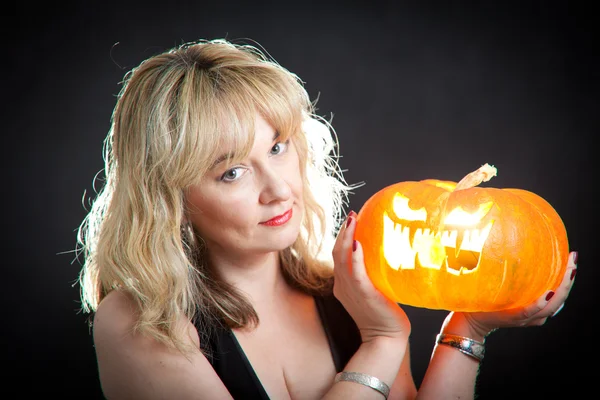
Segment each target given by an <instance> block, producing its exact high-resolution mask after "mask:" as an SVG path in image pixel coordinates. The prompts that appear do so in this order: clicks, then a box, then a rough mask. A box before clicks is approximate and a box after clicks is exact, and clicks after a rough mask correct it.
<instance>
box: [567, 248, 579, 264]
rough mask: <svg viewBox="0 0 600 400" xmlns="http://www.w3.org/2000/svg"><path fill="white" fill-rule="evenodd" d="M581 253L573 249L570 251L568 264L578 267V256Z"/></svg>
mask: <svg viewBox="0 0 600 400" xmlns="http://www.w3.org/2000/svg"><path fill="white" fill-rule="evenodd" d="M578 256H579V253H578V252H577V251H572V252H570V253H569V260H568V261H567V266H569V267H574V268H577V257H578Z"/></svg>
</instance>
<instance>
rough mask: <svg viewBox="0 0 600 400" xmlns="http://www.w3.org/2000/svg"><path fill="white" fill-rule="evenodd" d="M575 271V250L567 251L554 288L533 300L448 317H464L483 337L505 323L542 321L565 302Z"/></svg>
mask: <svg viewBox="0 0 600 400" xmlns="http://www.w3.org/2000/svg"><path fill="white" fill-rule="evenodd" d="M576 272H577V252H575V251H572V252H571V253H570V254H569V258H568V262H567V270H566V272H565V275H564V276H563V280H562V282H561V283H560V285H559V286H558V288H557V290H556V292H553V291H547V292H546V293H544V294H543V295H542V296H540V298H538V299H537V300H536V301H535V302H533V303H531V304H529V305H527V306H524V307H520V308H515V309H510V310H504V311H494V312H473V313H467V312H464V313H453V314H455V315H453V316H452V318H453V319H454V318H456V317H459V315H456V314H461V315H460V316H462V317H464V319H465V320H466V321H467V322H468V324H469V326H470V329H471V330H472V331H473V336H475V337H481V338H484V337H485V336H486V335H488V334H489V333H490V332H492V331H494V330H496V329H498V328H505V327H525V326H539V325H543V324H544V323H545V322H546V320H547V319H548V318H549V317H553V316H554V315H556V314H557V313H558V312H559V311H560V310H561V309H562V308H563V306H564V305H565V301H566V300H567V297H568V296H569V293H570V291H571V288H572V287H573V283H574V281H575V280H574V278H575V274H576Z"/></svg>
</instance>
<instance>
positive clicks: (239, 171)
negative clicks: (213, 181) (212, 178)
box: [220, 167, 244, 182]
mask: <svg viewBox="0 0 600 400" xmlns="http://www.w3.org/2000/svg"><path fill="white" fill-rule="evenodd" d="M243 174H244V168H242V167H235V168H231V169H228V170H227V171H225V172H224V173H223V175H221V178H220V180H221V181H223V182H233V181H236V180H238V179H239V178H240V177H241V176H242V175H243Z"/></svg>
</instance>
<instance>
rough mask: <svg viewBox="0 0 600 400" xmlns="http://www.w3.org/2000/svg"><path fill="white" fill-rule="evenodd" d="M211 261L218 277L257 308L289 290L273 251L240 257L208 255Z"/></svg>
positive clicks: (272, 301) (277, 255) (270, 302)
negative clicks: (246, 297)
mask: <svg viewBox="0 0 600 400" xmlns="http://www.w3.org/2000/svg"><path fill="white" fill-rule="evenodd" d="M211 262H212V265H213V267H214V268H215V269H216V271H217V273H218V274H219V276H220V277H221V279H223V280H225V282H227V283H229V284H231V285H233V286H235V287H236V288H238V289H239V290H240V291H242V293H244V294H245V295H247V296H248V299H249V300H250V302H251V303H252V305H253V306H254V307H255V308H256V309H257V311H258V310H259V309H261V308H263V306H266V305H269V304H273V303H275V302H274V300H275V298H280V296H281V295H282V292H286V291H289V290H290V287H289V285H288V284H287V282H286V281H285V279H284V277H283V273H282V272H281V261H280V259H279V254H278V253H277V252H271V253H266V254H262V255H260V256H256V257H253V258H248V257H245V258H244V260H243V261H242V260H231V259H230V258H229V259H224V258H218V257H211Z"/></svg>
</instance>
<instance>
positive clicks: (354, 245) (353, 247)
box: [352, 240, 356, 251]
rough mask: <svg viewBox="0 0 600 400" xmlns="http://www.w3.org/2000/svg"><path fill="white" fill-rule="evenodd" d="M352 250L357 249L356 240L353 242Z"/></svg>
mask: <svg viewBox="0 0 600 400" xmlns="http://www.w3.org/2000/svg"><path fill="white" fill-rule="evenodd" d="M352 251H356V240H354V241H353V242H352Z"/></svg>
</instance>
